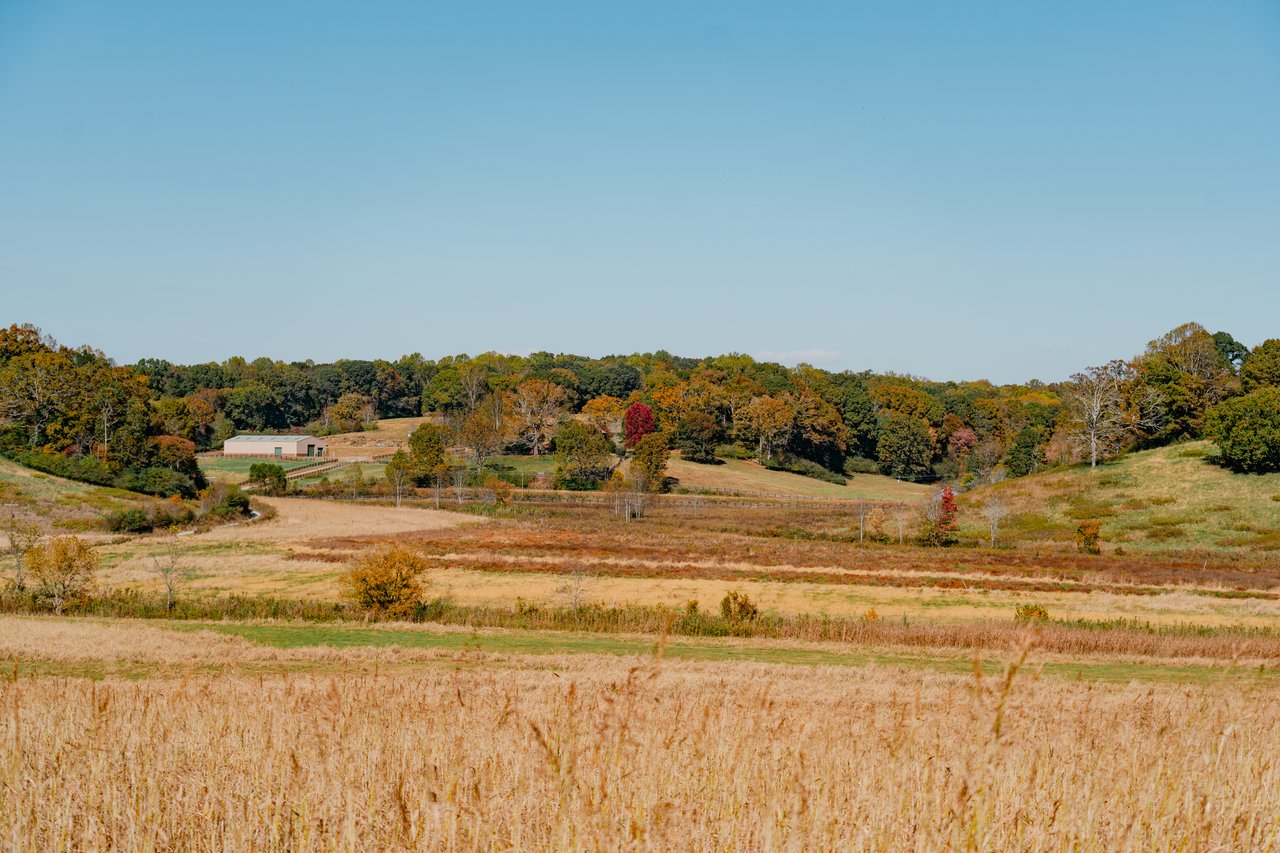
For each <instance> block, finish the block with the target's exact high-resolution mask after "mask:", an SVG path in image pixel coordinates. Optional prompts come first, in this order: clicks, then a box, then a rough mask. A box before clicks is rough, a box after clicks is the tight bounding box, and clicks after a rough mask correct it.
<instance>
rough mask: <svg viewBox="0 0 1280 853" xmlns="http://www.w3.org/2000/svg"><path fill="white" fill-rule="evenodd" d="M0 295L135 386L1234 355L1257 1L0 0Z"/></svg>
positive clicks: (1253, 334) (1269, 134)
mask: <svg viewBox="0 0 1280 853" xmlns="http://www.w3.org/2000/svg"><path fill="white" fill-rule="evenodd" d="M0 294H2V295H0V321H3V322H4V323H5V324H7V323H9V322H20V321H30V322H35V323H37V324H38V325H40V326H42V327H43V328H45V329H46V330H47V331H50V332H52V333H54V334H55V335H56V336H58V338H59V339H61V340H64V341H66V342H68V343H85V342H87V343H92V344H94V345H96V346H98V347H99V348H101V349H103V350H104V351H106V352H107V353H108V354H110V355H112V356H114V357H115V358H117V359H118V360H120V361H132V360H134V359H136V358H138V357H141V356H160V357H166V358H169V359H171V360H174V361H187V362H189V361H205V360H221V359H222V358H225V357H227V356H229V355H232V354H243V355H246V356H248V357H255V356H258V355H267V356H271V357H274V358H282V359H286V360H292V359H300V358H307V357H311V358H315V359H317V360H328V359H333V358H336V357H343V356H345V357H392V358H393V357H396V356H398V355H400V354H402V353H406V352H414V351H418V352H422V353H423V354H424V355H427V356H429V357H435V356H439V355H443V354H448V353H457V352H470V353H476V352H480V351H484V350H488V349H497V350H502V351H508V352H527V351H533V350H540V349H547V350H552V351H557V352H560V351H566V352H579V353H583V354H587V355H602V354H606V353H613V352H633V351H652V350H656V349H660V348H665V349H668V350H671V351H673V352H678V353H682V354H687V355H705V354H714V353H721V352H730V351H737V352H747V353H752V354H756V355H765V356H768V357H774V358H778V359H781V360H784V361H796V360H808V361H811V362H813V363H815V364H817V365H818V366H821V367H826V368H830V369H841V368H852V369H874V370H896V371H900V372H909V373H914V374H919V375H924V376H928V377H931V378H957V379H975V378H982V377H986V378H990V379H992V380H995V381H1021V380H1025V379H1027V378H1030V377H1039V378H1042V379H1045V380H1052V379H1057V378H1063V377H1065V376H1067V375H1068V374H1070V373H1072V372H1074V371H1075V370H1077V369H1079V368H1081V367H1083V366H1085V365H1088V364H1093V363H1098V362H1101V361H1104V360H1107V359H1109V358H1112V357H1117V356H1124V355H1129V354H1132V353H1134V352H1136V351H1138V350H1139V349H1141V347H1142V346H1143V344H1144V343H1145V342H1146V341H1147V340H1149V339H1150V338H1153V337H1155V336H1156V335H1158V334H1159V333H1161V332H1163V331H1165V330H1167V329H1168V328H1171V327H1173V326H1175V325H1177V324H1178V323H1181V322H1184V321H1186V320H1190V319H1196V320H1199V321H1200V322H1203V323H1204V324H1205V325H1206V326H1208V327H1209V328H1210V330H1211V331H1216V330H1218V329H1225V330H1227V331H1230V332H1232V333H1233V334H1234V335H1235V336H1236V337H1237V338H1239V339H1241V340H1242V341H1244V342H1245V343H1248V344H1255V343H1257V342H1259V341H1261V340H1262V339H1264V338H1267V337H1275V336H1280V4H1277V3H1275V2H1200V3H1180V2H1152V3H1142V2H1126V3H1114V2H1070V3H1065V2H1064V3H1057V2H1055V3H1050V2H1031V3H1029V2H1025V0H1021V2H1008V3H1001V2H983V3H956V2H937V3H922V2H917V3H911V2H884V3H876V4H858V3H848V2H843V3H836V2H832V3H805V2H795V3H787V4H781V3H749V2H742V0H738V2H733V3H688V2H678V3H676V2H672V3H667V2H646V3H616V2H604V0H595V2H589V3H587V2H584V3H554V2H543V3H528V2H521V3H517V2H512V3H442V2H417V3H393V2H376V3H328V2H316V0H311V2H305V3H302V2H297V3H293V2H270V3H262V2H236V1H235V0H226V1H225V2H219V3H204V4H194V3H173V2H129V0H122V2H119V3H101V2H58V0H43V2H38V3H37V2H27V0H0ZM232 294H233V295H236V296H237V297H243V298H237V299H234V300H232V299H228V295H232ZM246 303H247V304H249V305H251V306H253V310H245V307H244V306H245V304H246Z"/></svg>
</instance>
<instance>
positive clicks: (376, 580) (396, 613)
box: [339, 545, 429, 617]
mask: <svg viewBox="0 0 1280 853" xmlns="http://www.w3.org/2000/svg"><path fill="white" fill-rule="evenodd" d="M428 568H429V566H428V564H427V561H426V560H425V559H423V558H422V556H420V555H419V554H417V553H416V552H414V551H412V550H410V549H408V548H406V547H404V546H402V545H392V546H389V547H387V548H384V549H382V550H381V551H378V552H377V553H374V554H370V555H367V556H365V557H363V558H361V559H360V560H359V561H358V562H357V563H356V564H355V565H354V566H352V567H351V568H350V569H349V570H348V571H347V572H346V573H345V574H343V575H342V577H341V578H339V582H340V583H341V584H342V588H343V594H344V596H345V597H346V598H347V599H349V600H350V601H352V602H353V603H354V604H355V605H356V606H357V607H360V608H361V609H363V610H365V611H366V612H368V613H370V614H373V615H376V616H390V617H406V616H408V615H410V614H411V613H412V612H413V611H414V609H415V608H416V607H418V606H419V605H420V604H421V603H422V596H423V592H424V588H425V583H424V581H423V580H422V575H423V574H425V573H426V571H427V569H428Z"/></svg>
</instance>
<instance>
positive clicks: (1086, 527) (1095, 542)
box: [1076, 521, 1102, 554]
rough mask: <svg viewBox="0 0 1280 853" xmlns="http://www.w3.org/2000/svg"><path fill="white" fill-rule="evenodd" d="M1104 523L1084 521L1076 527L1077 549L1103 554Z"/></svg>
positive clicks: (1085, 552)
mask: <svg viewBox="0 0 1280 853" xmlns="http://www.w3.org/2000/svg"><path fill="white" fill-rule="evenodd" d="M1101 541H1102V525H1100V524H1099V523H1098V522H1096V521H1082V522H1080V526H1079V527H1077V528H1076V550H1077V551H1079V552H1080V553H1081V554H1101V553H1102V545H1101V544H1100V543H1101Z"/></svg>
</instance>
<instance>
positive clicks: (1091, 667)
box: [157, 623, 1278, 683]
mask: <svg viewBox="0 0 1280 853" xmlns="http://www.w3.org/2000/svg"><path fill="white" fill-rule="evenodd" d="M157 624H159V623H157ZM173 627H178V628H179V629H184V630H211V631H217V632H221V633H226V634H231V635H234V636H237V637H241V638H243V639H245V640H248V641H249V642H252V643H256V644H259V645H265V646H271V647H274V648H280V649H296V648H310V647H317V646H329V647H333V648H353V647H362V646H364V647H388V646H399V647H403V648H428V649H441V650H448V651H457V652H466V651H474V652H484V653H490V654H515V655H560V654H603V655H651V654H653V653H654V652H655V651H656V649H657V643H656V642H655V641H654V640H651V639H645V638H637V637H625V636H613V635H600V634H585V633H570V632H559V631H517V630H508V631H501V632H488V631H486V632H478V631H434V630H415V629H397V628H381V627H368V628H366V627H352V626H341V627H338V626H332V625H248V624H233V623H185V624H182V625H179V626H173ZM662 654H663V655H664V656H665V657H668V658H676V659H688V660H702V661H753V662H758V663H776V664H790V665H796V666H852V667H865V666H872V665H875V666H898V667H921V668H925V669H930V670H934V671H938V672H946V673H953V674H962V673H966V672H972V671H973V658H972V656H969V655H957V654H951V655H946V654H925V653H915V652H905V651H898V650H895V649H876V648H866V647H851V648H850V650H849V651H833V650H831V649H829V648H803V647H798V646H796V645H764V644H755V643H742V642H739V641H734V640H672V641H669V642H667V643H666V644H665V645H664V646H663V648H662ZM992 655H993V652H992V651H991V650H987V651H986V652H985V653H984V658H985V659H984V660H983V664H982V665H983V668H984V670H985V671H986V672H987V673H988V674H990V673H994V672H998V671H999V670H1000V669H1001V667H1002V666H1003V663H1002V662H1001V661H1000V660H995V659H992ZM997 656H999V657H1007V656H1009V653H1007V652H1006V653H1004V654H997ZM1032 657H1033V661H1034V655H1033V656H1032ZM1032 670H1033V671H1037V672H1039V673H1041V674H1043V675H1048V676H1053V677H1059V678H1069V679H1077V680H1087V681H1105V682H1120V683H1124V682H1128V681H1134V680H1138V681H1166V682H1168V681H1172V682H1201V683H1203V682H1207V681H1212V680H1213V679H1220V678H1223V677H1224V676H1225V677H1231V678H1233V679H1240V678H1256V679H1266V680H1267V681H1271V680H1273V679H1274V678H1275V677H1276V676H1277V674H1278V673H1277V671H1272V670H1258V669H1250V670H1238V671H1234V672H1231V673H1229V674H1228V671H1227V667H1226V666H1225V664H1224V665H1222V666H1218V665H1212V666H1211V665H1204V664H1161V663H1139V662H1131V661H1110V660H1088V661H1063V660H1054V661H1045V662H1041V663H1034V664H1033V666H1032Z"/></svg>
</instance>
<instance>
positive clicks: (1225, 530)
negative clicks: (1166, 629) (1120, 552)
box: [960, 441, 1280, 551]
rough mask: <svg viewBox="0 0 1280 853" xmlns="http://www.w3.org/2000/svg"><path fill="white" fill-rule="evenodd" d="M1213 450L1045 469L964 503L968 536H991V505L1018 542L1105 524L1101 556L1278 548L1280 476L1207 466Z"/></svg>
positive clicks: (1064, 538) (1178, 448)
mask: <svg viewBox="0 0 1280 853" xmlns="http://www.w3.org/2000/svg"><path fill="white" fill-rule="evenodd" d="M1213 451H1214V448H1213V445H1212V444H1210V443H1209V442H1203V441H1200V442H1188V443H1184V444H1177V445H1173V446H1170V447H1162V448H1158V449H1156V450H1145V451H1142V452H1139V453H1131V454H1128V455H1127V456H1124V457H1121V458H1120V459H1117V460H1115V461H1113V462H1108V463H1106V464H1103V465H1099V466H1098V468H1097V469H1096V470H1090V469H1089V468H1088V467H1087V466H1076V467H1072V468H1065V469H1057V470H1053V471H1046V472H1044V473H1040V474H1033V475H1031V476H1029V477H1022V478H1019V479H1016V480H1008V481H1005V482H1003V483H997V484H995V485H990V486H983V487H980V488H978V489H974V490H973V491H971V492H968V493H966V494H964V495H962V496H961V499H960V507H961V515H962V519H963V522H962V529H963V530H964V531H965V532H966V533H969V534H971V535H974V536H976V535H979V534H980V533H981V532H982V531H984V530H985V527H984V523H983V519H982V518H981V517H980V515H979V507H980V506H981V505H982V504H983V503H985V502H986V501H988V500H990V499H992V498H998V499H1000V500H1002V501H1004V502H1005V504H1007V505H1008V507H1009V509H1010V510H1011V513H1012V514H1011V516H1010V518H1009V519H1008V521H1007V522H1006V525H1005V530H1006V536H1007V538H1008V539H1011V540H1013V541H1024V542H1034V541H1040V542H1044V541H1056V542H1063V543H1069V542H1071V541H1072V540H1073V537H1074V534H1075V530H1076V527H1077V526H1078V525H1079V523H1080V522H1081V521H1084V520H1087V519H1094V520H1097V521H1098V522H1099V523H1100V524H1101V525H1102V538H1103V542H1104V548H1110V547H1113V546H1117V545H1118V546H1121V547H1123V548H1124V549H1125V550H1150V551H1172V550H1186V549H1207V550H1214V551H1222V550H1247V551H1274V550H1280V474H1267V475H1262V476H1258V475H1248V474H1233V473H1231V472H1230V471H1227V470H1225V469H1223V468H1221V467H1219V466H1217V465H1215V464H1213V462H1212V461H1210V458H1209V457H1210V455H1211V454H1212V453H1213Z"/></svg>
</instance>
